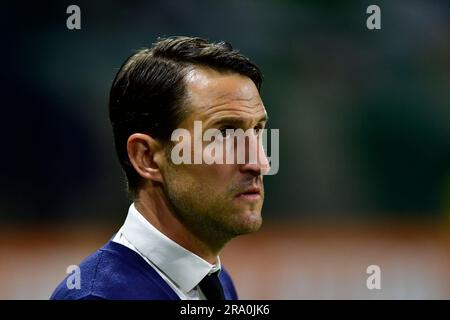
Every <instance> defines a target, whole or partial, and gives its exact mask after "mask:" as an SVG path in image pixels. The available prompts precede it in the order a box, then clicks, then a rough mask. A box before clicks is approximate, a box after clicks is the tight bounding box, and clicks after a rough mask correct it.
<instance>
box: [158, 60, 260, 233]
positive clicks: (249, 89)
mask: <svg viewBox="0 0 450 320" xmlns="http://www.w3.org/2000/svg"><path fill="white" fill-rule="evenodd" d="M186 83H187V87H186V89H187V109H186V110H187V115H186V117H185V119H184V120H183V121H182V122H181V123H180V125H179V128H184V129H187V130H188V131H189V132H190V136H191V138H192V141H191V144H192V146H193V145H194V143H195V142H194V140H197V142H199V141H198V140H200V141H201V142H200V144H199V145H200V146H203V149H204V148H205V147H206V146H207V145H208V144H210V142H205V141H202V137H203V132H205V131H206V130H208V129H212V128H214V129H218V130H222V132H223V136H224V137H223V139H224V140H226V139H230V138H231V139H233V137H230V136H227V135H226V133H225V129H239V128H240V129H242V130H244V131H246V130H248V129H250V130H252V129H263V128H264V126H265V121H266V111H265V108H264V105H263V103H262V101H261V98H260V96H259V93H258V90H257V88H256V86H255V84H254V83H253V81H252V80H251V79H249V78H248V77H245V76H242V75H239V74H236V73H219V72H217V71H214V70H212V69H208V68H195V69H193V70H192V71H191V72H190V73H189V74H188V76H187V77H186ZM194 121H201V122H202V130H203V132H202V134H201V135H200V136H199V135H197V136H194ZM250 139H253V142H254V143H256V144H258V146H259V150H260V152H259V154H258V159H257V161H256V163H255V162H253V163H249V161H248V156H247V157H246V163H244V164H238V163H236V161H233V163H232V164H229V163H228V162H227V164H217V163H214V164H206V163H202V164H179V165H175V164H174V163H173V162H172V161H171V158H170V152H168V153H167V155H168V156H167V163H166V165H165V166H164V167H163V169H162V175H163V178H164V188H165V192H166V195H167V197H168V199H169V201H170V203H171V205H172V206H173V207H174V209H175V213H176V214H177V215H178V217H179V218H180V220H181V221H182V222H183V223H184V224H185V225H186V226H187V227H188V228H190V229H191V230H192V231H193V232H196V233H197V234H198V235H202V236H207V237H214V238H216V239H217V240H218V239H221V238H223V240H229V238H232V237H234V236H237V235H240V234H245V233H249V232H253V231H256V230H257V229H258V228H259V227H260V226H261V223H262V218H261V209H262V205H263V200H264V186H263V181H262V175H261V170H262V168H263V167H267V166H268V162H267V158H266V156H265V154H264V151H261V150H263V149H262V145H261V140H258V137H257V135H256V132H255V133H254V135H253V136H252V138H250ZM249 144H250V143H249V140H247V143H246V144H245V145H244V148H245V149H246V153H247V152H248V146H249ZM237 147H238V146H236V148H237ZM202 151H203V150H192V159H194V152H202ZM225 152H226V149H225V148H224V157H225ZM235 160H236V159H235ZM224 163H225V161H224Z"/></svg>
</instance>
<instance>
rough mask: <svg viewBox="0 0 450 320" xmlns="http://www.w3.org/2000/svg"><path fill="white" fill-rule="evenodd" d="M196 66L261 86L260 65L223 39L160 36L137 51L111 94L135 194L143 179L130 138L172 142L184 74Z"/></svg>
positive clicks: (121, 157) (119, 146) (120, 148)
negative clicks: (136, 167) (131, 153)
mask: <svg viewBox="0 0 450 320" xmlns="http://www.w3.org/2000/svg"><path fill="white" fill-rule="evenodd" d="M195 66H205V67H210V68H212V69H215V70H217V71H220V72H235V73H238V74H241V75H244V76H247V77H249V78H250V79H251V80H252V81H253V82H254V83H255V85H256V87H257V88H258V90H260V88H261V84H262V74H261V71H260V70H259V68H258V67H257V66H256V65H255V64H253V63H252V62H251V61H250V60H249V59H248V58H247V57H245V56H244V55H242V54H241V53H239V52H238V51H237V50H234V49H233V47H232V46H231V45H230V44H229V43H226V42H223V41H222V42H218V43H211V42H208V41H207V40H205V39H202V38H197V37H195V38H193V37H171V38H165V39H158V41H157V42H156V43H154V44H153V46H152V47H151V48H144V49H141V50H138V51H137V52H135V53H134V54H132V55H131V56H130V57H129V58H128V59H127V60H125V62H124V63H123V64H122V66H121V67H120V69H119V71H118V73H117V75H116V77H115V79H114V81H113V83H112V87H111V91H110V96H109V119H110V121H111V125H112V129H113V134H114V142H115V147H116V152H117V155H118V157H119V161H120V163H121V165H122V168H123V170H124V172H125V174H126V178H127V182H128V191H129V193H130V196H131V197H132V198H134V197H135V196H136V193H137V190H138V188H139V187H140V184H141V182H142V179H141V177H140V176H139V174H138V173H137V172H136V171H135V170H134V168H133V166H132V165H131V163H130V160H129V157H128V152H127V141H128V137H129V136H130V135H132V134H133V133H146V134H148V135H150V136H152V138H154V139H158V140H160V141H163V142H168V141H170V137H171V134H172V131H173V130H174V129H176V127H177V125H178V124H179V123H180V122H181V121H182V120H183V118H184V115H183V114H184V113H183V112H182V111H183V99H184V98H185V91H186V90H185V89H186V88H185V81H184V78H185V75H186V74H187V72H188V71H189V70H190V68H192V67H195Z"/></svg>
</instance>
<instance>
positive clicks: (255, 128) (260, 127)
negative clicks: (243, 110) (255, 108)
mask: <svg viewBox="0 0 450 320" xmlns="http://www.w3.org/2000/svg"><path fill="white" fill-rule="evenodd" d="M263 129H264V126H262V125H257V126H256V127H254V128H253V130H254V131H255V134H256V135H258V134H260V133H261V132H262V130H263Z"/></svg>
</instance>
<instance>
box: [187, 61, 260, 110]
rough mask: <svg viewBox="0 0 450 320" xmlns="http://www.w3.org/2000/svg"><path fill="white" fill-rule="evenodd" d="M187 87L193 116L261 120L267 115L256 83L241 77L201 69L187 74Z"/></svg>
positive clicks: (235, 74) (234, 74)
mask: <svg viewBox="0 0 450 320" xmlns="http://www.w3.org/2000/svg"><path fill="white" fill-rule="evenodd" d="M186 84H187V94H188V101H189V105H190V111H191V112H192V113H194V114H197V115H199V114H202V115H204V116H208V115H220V114H225V113H228V114H234V115H236V116H239V115H240V116H245V115H248V116H251V115H253V116H259V115H260V114H265V112H266V111H265V108H264V105H263V102H262V100H261V97H260V95H259V92H258V90H257V88H256V86H255V84H254V83H253V81H252V80H251V79H250V78H248V77H245V76H242V75H240V74H237V73H230V72H228V73H222V72H218V71H216V70H213V69H209V68H198V69H193V70H192V71H191V72H190V73H189V74H188V76H187V77H186Z"/></svg>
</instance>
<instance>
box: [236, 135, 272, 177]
mask: <svg viewBox="0 0 450 320" xmlns="http://www.w3.org/2000/svg"><path fill="white" fill-rule="evenodd" d="M246 140H247V141H246V148H245V163H243V164H241V165H240V170H241V172H247V173H252V174H254V175H264V174H266V173H267V172H268V171H269V170H270V163H269V160H268V158H267V156H266V152H265V150H264V147H263V144H262V139H261V136H260V135H256V134H252V135H250V136H249V137H248V139H246Z"/></svg>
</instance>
